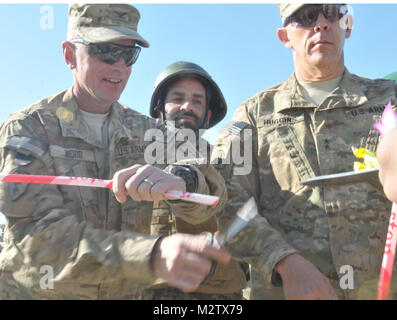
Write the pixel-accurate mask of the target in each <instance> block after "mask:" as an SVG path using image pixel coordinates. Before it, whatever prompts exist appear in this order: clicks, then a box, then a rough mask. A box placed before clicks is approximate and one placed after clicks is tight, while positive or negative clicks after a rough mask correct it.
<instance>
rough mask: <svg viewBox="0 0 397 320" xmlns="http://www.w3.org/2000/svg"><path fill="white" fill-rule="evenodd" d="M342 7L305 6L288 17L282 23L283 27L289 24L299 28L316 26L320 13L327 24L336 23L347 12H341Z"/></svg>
mask: <svg viewBox="0 0 397 320" xmlns="http://www.w3.org/2000/svg"><path fill="white" fill-rule="evenodd" d="M343 6H344V5H343V4H309V5H306V6H304V7H303V8H302V9H300V10H298V11H297V12H296V13H295V14H293V15H292V16H290V17H288V18H287V20H286V21H285V23H284V27H285V26H286V25H288V24H289V23H291V22H294V23H296V24H297V26H299V27H313V26H314V25H315V24H316V22H317V19H318V16H319V14H320V13H322V14H323V15H324V17H325V18H326V19H327V20H328V21H329V22H335V21H338V20H339V19H340V18H342V17H343V16H344V15H345V14H346V13H347V10H343V11H345V12H342V10H341V8H342V7H343Z"/></svg>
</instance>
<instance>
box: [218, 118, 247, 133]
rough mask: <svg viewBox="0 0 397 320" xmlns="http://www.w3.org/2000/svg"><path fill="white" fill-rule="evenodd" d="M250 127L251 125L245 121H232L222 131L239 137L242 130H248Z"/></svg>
mask: <svg viewBox="0 0 397 320" xmlns="http://www.w3.org/2000/svg"><path fill="white" fill-rule="evenodd" d="M248 126H249V123H247V122H244V121H231V122H229V123H228V124H227V125H226V126H225V127H224V128H223V129H222V131H225V130H226V131H229V132H230V133H231V134H234V135H236V136H237V135H239V134H240V132H241V131H242V130H244V129H245V128H247V127H248Z"/></svg>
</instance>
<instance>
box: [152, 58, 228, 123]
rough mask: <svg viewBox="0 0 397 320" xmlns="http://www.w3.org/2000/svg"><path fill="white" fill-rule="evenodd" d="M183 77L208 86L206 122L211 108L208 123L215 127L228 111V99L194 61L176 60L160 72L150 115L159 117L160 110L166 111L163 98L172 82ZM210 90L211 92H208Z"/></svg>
mask: <svg viewBox="0 0 397 320" xmlns="http://www.w3.org/2000/svg"><path fill="white" fill-rule="evenodd" d="M183 77H191V78H195V79H198V80H199V81H200V82H201V83H202V84H203V85H204V87H205V88H206V92H207V96H209V99H207V100H208V101H207V110H206V116H205V118H204V123H207V122H208V121H207V114H208V110H211V111H212V116H211V119H210V121H209V123H208V128H211V127H213V126H214V125H216V124H217V123H218V122H219V121H221V120H222V119H223V118H224V117H225V115H226V111H227V105H226V101H225V98H224V97H223V94H222V92H221V90H220V89H219V87H218V85H217V84H216V83H215V81H214V80H213V79H212V78H211V76H210V75H209V74H208V73H207V71H205V70H204V69H203V68H201V67H200V66H199V65H197V64H195V63H192V62H186V61H177V62H174V63H173V64H171V65H169V66H168V67H167V68H165V69H164V70H163V71H162V72H161V73H160V74H159V76H158V77H157V79H156V82H155V84H154V91H153V94H152V99H151V101H150V115H151V116H152V117H157V113H158V112H160V113H163V112H164V110H163V108H164V106H163V105H162V103H163V101H161V100H162V99H164V97H165V90H166V89H168V87H169V84H170V83H173V82H174V81H176V80H178V79H179V78H183ZM209 91H210V94H208V92H209ZM162 116H164V115H162Z"/></svg>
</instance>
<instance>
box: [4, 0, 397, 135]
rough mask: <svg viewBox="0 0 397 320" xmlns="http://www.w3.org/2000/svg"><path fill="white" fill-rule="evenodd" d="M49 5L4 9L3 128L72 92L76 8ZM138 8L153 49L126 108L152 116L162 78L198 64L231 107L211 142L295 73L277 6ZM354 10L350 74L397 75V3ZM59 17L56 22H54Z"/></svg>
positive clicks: (140, 64)
mask: <svg viewBox="0 0 397 320" xmlns="http://www.w3.org/2000/svg"><path fill="white" fill-rule="evenodd" d="M45 6H46V5H45V4H0V30H2V31H1V34H2V50H1V51H0V57H1V59H0V61H1V69H2V71H3V72H2V76H1V77H0V88H1V89H0V101H1V103H2V106H1V108H0V122H3V121H4V120H5V119H6V117H7V116H8V115H9V114H10V113H13V112H15V111H17V110H19V109H21V108H23V107H25V106H27V105H29V104H31V103H33V102H35V101H38V100H40V99H42V98H43V97H46V96H49V95H52V94H54V93H57V92H60V91H62V90H65V89H67V88H69V87H70V86H71V85H72V74H71V71H70V70H69V69H68V68H67V67H66V65H65V63H64V60H63V57H62V51H61V42H62V41H63V40H64V39H65V37H66V30H67V8H68V5H67V4H50V5H49V7H45ZM136 7H137V8H138V9H139V11H140V13H141V22H140V24H139V28H138V30H139V32H140V34H141V35H142V36H143V37H144V38H145V39H146V40H148V41H149V42H150V44H151V46H150V48H148V49H142V52H141V55H140V57H139V59H138V61H137V63H136V64H135V65H134V66H133V70H132V76H131V78H130V81H129V83H128V85H127V87H126V89H125V91H124V93H123V95H122V96H121V98H120V102H121V103H123V104H125V105H128V106H129V107H131V108H133V109H135V110H137V111H139V112H141V113H144V114H148V110H149V102H150V97H151V94H152V90H153V84H154V81H155V79H156V77H157V75H158V73H159V72H160V71H161V70H162V69H163V68H165V67H166V66H167V65H169V64H171V63H173V62H175V61H177V60H186V61H192V62H195V63H197V64H199V65H201V66H202V67H204V68H205V69H206V70H207V71H208V72H209V73H210V74H211V76H212V77H213V78H214V80H215V81H216V82H217V83H218V85H219V86H220V88H221V89H222V91H223V94H224V96H225V98H226V101H227V104H228V113H227V116H226V118H225V119H224V120H223V121H222V122H221V123H220V124H219V125H217V126H216V127H215V128H214V129H213V130H211V131H210V132H209V133H208V134H207V138H208V139H209V140H210V141H211V142H213V141H214V139H215V136H216V134H217V132H219V130H220V129H221V128H222V127H223V126H224V125H225V124H226V123H227V122H228V121H229V120H230V119H231V117H232V115H233V113H234V111H235V110H236V108H237V107H238V106H239V105H240V104H241V103H242V102H244V101H245V100H246V99H248V98H249V97H251V96H253V95H254V94H255V93H257V92H259V91H261V90H263V89H265V88H267V87H270V86H272V85H274V84H276V83H279V82H282V81H283V80H285V79H286V78H288V77H289V75H290V74H291V73H292V72H293V63H292V54H291V52H290V51H289V50H288V49H286V48H285V47H283V46H282V44H281V43H280V41H279V40H278V39H277V37H276V30H277V28H278V27H280V26H281V21H280V17H279V11H278V9H277V7H276V5H275V4H268V3H267V4H266V3H263V4H144V3H139V4H136ZM352 7H353V10H354V11H353V15H354V19H355V25H354V29H353V33H352V36H351V38H350V39H347V41H346V44H345V63H346V66H347V67H348V69H349V71H350V72H352V73H356V74H359V75H362V76H366V77H369V78H379V77H383V76H385V75H387V74H389V73H392V72H395V71H397V59H396V52H397V41H396V27H395V17H396V16H397V4H352ZM48 9H49V10H48ZM51 11H53V19H52V21H50V20H47V17H48V14H50V13H51ZM51 22H52V23H53V25H51ZM43 26H47V27H49V28H47V29H43Z"/></svg>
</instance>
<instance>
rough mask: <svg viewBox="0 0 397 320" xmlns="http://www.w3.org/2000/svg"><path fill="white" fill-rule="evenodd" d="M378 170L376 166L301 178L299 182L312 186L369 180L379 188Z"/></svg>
mask: <svg viewBox="0 0 397 320" xmlns="http://www.w3.org/2000/svg"><path fill="white" fill-rule="evenodd" d="M378 171H379V168H378V167H377V168H371V169H366V170H360V171H349V172H341V173H334V174H328V175H323V176H318V177H314V178H310V179H307V180H303V181H301V184H303V185H307V186H312V187H317V186H320V187H321V186H325V185H341V184H351V183H358V182H369V183H371V184H373V185H374V186H376V187H378V188H379V187H381V185H380V182H379V178H378Z"/></svg>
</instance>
